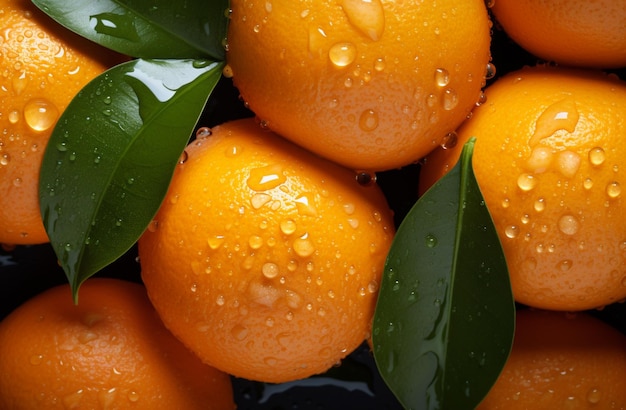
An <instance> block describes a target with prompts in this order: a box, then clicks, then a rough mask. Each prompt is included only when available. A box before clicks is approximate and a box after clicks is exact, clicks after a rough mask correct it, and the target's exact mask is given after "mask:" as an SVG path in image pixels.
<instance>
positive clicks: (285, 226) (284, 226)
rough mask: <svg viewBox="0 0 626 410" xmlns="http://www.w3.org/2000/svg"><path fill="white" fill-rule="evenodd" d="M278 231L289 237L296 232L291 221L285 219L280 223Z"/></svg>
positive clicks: (294, 224)
mask: <svg viewBox="0 0 626 410" xmlns="http://www.w3.org/2000/svg"><path fill="white" fill-rule="evenodd" d="M280 230H281V231H282V233H284V234H285V235H291V234H292V233H294V232H295V231H296V223H295V222H294V221H293V219H285V220H283V221H281V222H280Z"/></svg>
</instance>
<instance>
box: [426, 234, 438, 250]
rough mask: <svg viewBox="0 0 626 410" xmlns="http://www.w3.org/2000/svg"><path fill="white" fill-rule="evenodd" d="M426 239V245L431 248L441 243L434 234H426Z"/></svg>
mask: <svg viewBox="0 0 626 410" xmlns="http://www.w3.org/2000/svg"><path fill="white" fill-rule="evenodd" d="M424 239H425V244H426V246H427V247H429V248H434V247H436V246H437V244H438V243H439V241H438V240H437V237H436V236H435V235H433V234H428V235H426V237H425V238H424Z"/></svg>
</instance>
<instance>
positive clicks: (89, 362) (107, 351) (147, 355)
mask: <svg viewBox="0 0 626 410" xmlns="http://www.w3.org/2000/svg"><path fill="white" fill-rule="evenodd" d="M0 358H1V359H0V407H1V408H3V409H9V408H10V409H25V410H26V409H29V410H30V409H68V408H84V409H109V408H115V409H119V408H135V409H150V410H152V409H168V410H169V409H173V408H181V409H214V410H227V409H230V410H233V409H234V408H235V404H234V399H233V391H232V385H231V381H230V376H229V375H227V374H225V373H223V372H221V371H218V370H216V369H214V368H212V367H209V366H207V365H205V364H203V363H202V362H200V360H199V359H198V358H197V357H195V356H194V355H193V354H192V353H190V352H189V351H188V350H187V349H186V348H185V347H184V346H183V345H182V344H181V343H180V342H179V341H178V340H177V339H176V338H174V336H172V335H171V333H169V332H168V331H167V329H165V327H164V326H163V323H162V322H161V321H160V320H159V317H158V315H157V314H156V312H155V311H154V308H153V307H152V305H151V304H150V301H149V300H148V298H147V296H146V291H145V289H144V288H143V286H141V285H139V284H135V283H131V282H126V281H122V280H117V279H89V280H88V281H87V282H85V283H84V284H83V285H82V287H81V289H80V294H79V303H78V305H75V304H74V303H73V299H72V294H71V291H70V288H69V285H63V286H57V287H55V288H52V289H49V290H47V291H45V292H43V293H41V294H39V295H37V296H35V297H34V298H32V299H31V300H29V301H27V302H26V303H24V304H23V305H22V306H20V307H18V308H17V309H16V310H14V311H13V312H12V313H11V314H10V315H9V316H7V317H6V318H5V319H4V320H3V321H2V322H1V323H0Z"/></svg>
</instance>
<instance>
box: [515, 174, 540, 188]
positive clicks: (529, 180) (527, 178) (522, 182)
mask: <svg viewBox="0 0 626 410" xmlns="http://www.w3.org/2000/svg"><path fill="white" fill-rule="evenodd" d="M536 184H537V180H536V179H535V177H534V176H533V175H530V174H522V175H520V176H519V177H518V178H517V186H518V187H519V189H521V190H522V191H530V190H531V189H533V188H534V187H535V185H536Z"/></svg>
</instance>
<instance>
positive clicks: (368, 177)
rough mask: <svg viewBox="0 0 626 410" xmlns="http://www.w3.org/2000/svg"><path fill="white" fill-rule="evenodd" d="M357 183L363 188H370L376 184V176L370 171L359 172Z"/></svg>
mask: <svg viewBox="0 0 626 410" xmlns="http://www.w3.org/2000/svg"><path fill="white" fill-rule="evenodd" d="M356 182H358V184H359V185H362V186H370V185H374V184H375V183H376V174H375V173H372V172H368V171H357V173H356Z"/></svg>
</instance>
